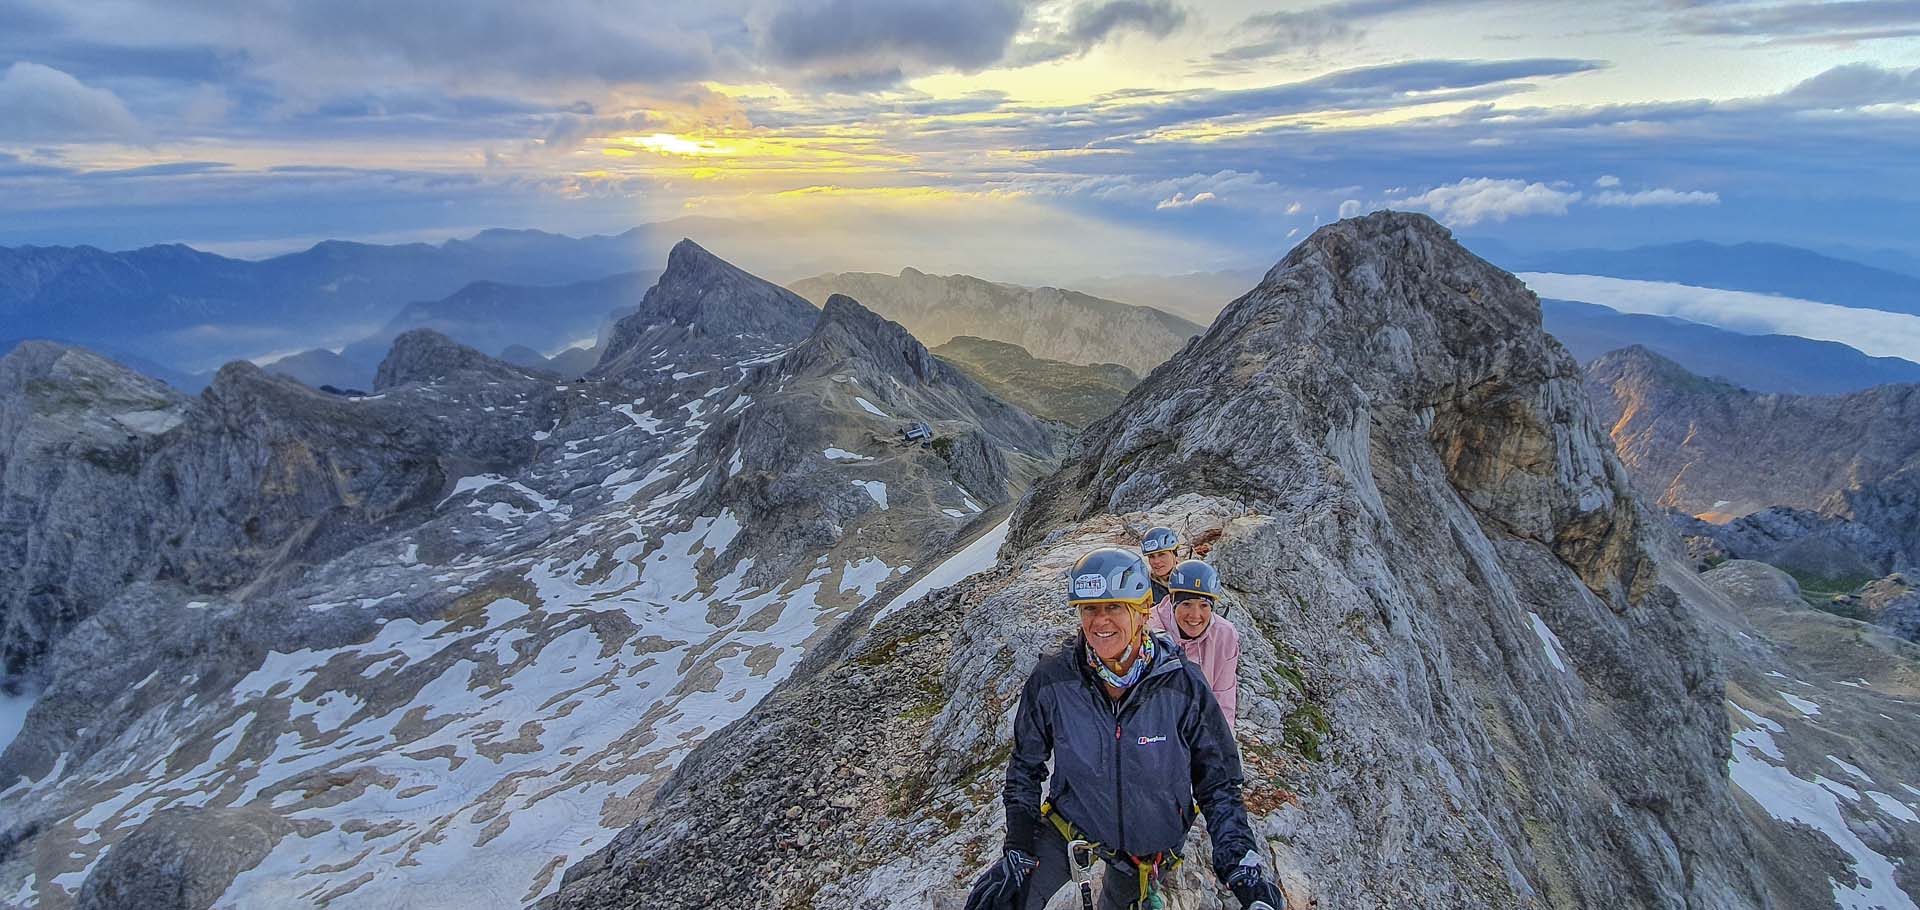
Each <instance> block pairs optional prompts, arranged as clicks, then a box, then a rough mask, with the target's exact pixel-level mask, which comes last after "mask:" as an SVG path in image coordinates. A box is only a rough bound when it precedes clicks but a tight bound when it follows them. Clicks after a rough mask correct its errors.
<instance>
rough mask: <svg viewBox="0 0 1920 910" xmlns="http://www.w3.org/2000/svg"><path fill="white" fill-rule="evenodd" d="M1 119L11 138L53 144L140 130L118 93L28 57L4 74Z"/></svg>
mask: <svg viewBox="0 0 1920 910" xmlns="http://www.w3.org/2000/svg"><path fill="white" fill-rule="evenodd" d="M0 123H4V124H6V127H5V131H6V136H7V138H8V139H39V140H47V141H54V142H62V141H69V140H75V139H98V138H102V137H127V136H131V135H133V134H134V133H136V132H138V131H139V124H138V123H136V122H135V121H134V119H133V113H132V112H131V111H128V110H127V106H126V105H125V104H124V103H122V102H121V101H120V98H119V96H117V95H115V94H114V93H112V92H110V91H107V90H106V89H103V88H94V87H92V86H89V85H87V84H85V83H83V82H81V81H80V80H78V79H75V78H73V77H72V76H70V75H67V74H66V73H64V72H61V71H60V70H57V69H54V68H53V67H51V66H42V65H40V64H38V63H28V62H27V61H24V60H22V61H19V62H17V63H15V64H13V65H12V66H9V67H7V71H6V73H5V74H4V75H0Z"/></svg>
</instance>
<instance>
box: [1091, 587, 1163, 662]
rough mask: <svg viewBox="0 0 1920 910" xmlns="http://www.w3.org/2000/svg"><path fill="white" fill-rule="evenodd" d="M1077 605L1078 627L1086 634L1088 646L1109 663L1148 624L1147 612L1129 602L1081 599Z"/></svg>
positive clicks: (1129, 644)
mask: <svg viewBox="0 0 1920 910" xmlns="http://www.w3.org/2000/svg"><path fill="white" fill-rule="evenodd" d="M1079 609H1080V631H1081V632H1082V633H1084V634H1085V635H1086V636H1087V647H1089V648H1092V649H1093V653H1094V654H1095V655H1096V656H1098V657H1099V658H1100V659H1101V660H1103V661H1106V662H1107V663H1108V664H1109V665H1111V664H1113V663H1114V662H1115V661H1117V660H1119V659H1120V658H1121V657H1123V656H1125V655H1126V653H1127V649H1128V648H1131V647H1133V643H1134V642H1136V641H1138V640H1140V630H1141V629H1143V628H1145V627H1146V625H1147V614H1145V613H1142V612H1140V611H1139V610H1136V609H1134V608H1133V605H1132V604H1125V603H1119V602H1116V601H1107V602H1105V603H1083V604H1080V605H1079Z"/></svg>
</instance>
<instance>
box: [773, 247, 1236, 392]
mask: <svg viewBox="0 0 1920 910" xmlns="http://www.w3.org/2000/svg"><path fill="white" fill-rule="evenodd" d="M793 289H794V290H795V291H797V292H798V293H799V294H800V295H801V296H804V297H806V298H807V299H808V300H812V301H814V302H816V303H823V304H824V303H825V302H826V301H827V299H828V298H830V297H832V296H833V295H835V294H845V295H846V296H849V297H852V298H854V299H855V300H858V301H860V302H861V304H862V305H863V306H865V307H866V308H868V309H870V310H872V311H874V312H876V313H879V314H880V315H882V316H885V317H886V318H888V319H892V320H894V321H896V322H899V323H900V324H901V325H904V326H906V328H907V330H908V331H910V332H912V333H913V336H914V337H915V338H918V339H920V340H921V341H923V342H925V343H926V344H928V345H932V346H939V345H942V344H945V343H947V342H948V341H949V340H951V339H952V338H954V337H955V336H959V335H972V336H976V337H980V338H988V339H992V340H994V341H1004V342H1007V343H1009V344H1016V345H1019V346H1021V347H1023V348H1026V349H1027V350H1028V351H1029V352H1031V353H1032V354H1033V355H1034V356H1036V357H1044V358H1047V359H1050V360H1061V361H1065V362H1067V363H1075V364H1093V363H1118V364H1122V365H1124V366H1126V367H1127V368H1129V369H1131V370H1133V371H1134V372H1136V373H1139V374H1142V375H1145V374H1146V373H1147V371H1149V370H1151V369H1153V368H1154V367H1156V366H1159V365H1160V364H1161V363H1162V362H1163V361H1165V360H1166V359H1167V358H1168V357H1171V356H1173V352H1175V351H1177V350H1179V349H1180V346H1181V345H1182V344H1184V343H1186V340H1187V339H1188V338H1189V337H1191V336H1193V335H1195V334H1198V333H1199V332H1200V326H1198V325H1195V324H1193V323H1191V322H1188V321H1187V320H1185V319H1182V318H1180V317H1178V316H1174V315H1172V314H1171V313H1165V312H1162V311H1160V310H1156V309H1153V308H1152V307H1144V306H1133V305H1131V304H1125V303H1118V302H1115V301H1112V300H1103V299H1101V298H1099V297H1093V296H1090V295H1087V294H1082V293H1079V292H1076V291H1068V290H1062V289H1060V288H1029V287H1021V286H1019V285H1012V284H1000V283H997V282H992V281H984V280H982V279H979V278H974V277H972V276H969V275H928V274H926V273H924V272H921V271H919V270H917V269H905V270H902V271H901V272H900V274H899V275H898V276H893V275H877V274H872V273H867V272H847V273H844V274H836V275H821V276H819V277H816V278H808V279H806V280H804V281H798V282H795V283H794V284H793Z"/></svg>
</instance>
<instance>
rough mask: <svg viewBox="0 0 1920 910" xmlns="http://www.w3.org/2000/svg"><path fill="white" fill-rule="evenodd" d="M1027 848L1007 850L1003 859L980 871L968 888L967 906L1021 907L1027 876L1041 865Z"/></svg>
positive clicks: (970, 909) (989, 909)
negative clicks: (971, 887) (977, 877)
mask: <svg viewBox="0 0 1920 910" xmlns="http://www.w3.org/2000/svg"><path fill="white" fill-rule="evenodd" d="M1038 863H1039V861H1038V860H1035V859H1034V858H1033V856H1032V855H1030V854H1028V853H1027V852H1026V851H1024V850H1008V851H1007V852H1005V853H1002V854H1000V861H999V862H997V863H994V864H993V867H992V868H990V869H988V870H987V871H986V872H983V873H981V875H980V878H979V879H978V880H976V881H975V882H974V883H973V890H972V891H969V892H967V910H1020V903H1021V898H1022V897H1024V896H1025V893H1026V890H1027V876H1028V875H1030V874H1032V873H1033V867H1034V866H1036V865H1038Z"/></svg>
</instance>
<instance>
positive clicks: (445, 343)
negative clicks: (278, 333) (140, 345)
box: [223, 329, 525, 391]
mask: <svg viewBox="0 0 1920 910" xmlns="http://www.w3.org/2000/svg"><path fill="white" fill-rule="evenodd" d="M223 372H224V371H223ZM462 372H478V373H491V374H500V373H505V374H508V375H511V376H513V377H515V378H523V377H524V375H525V374H524V373H522V372H521V371H520V370H519V369H518V368H517V367H515V366H513V365H512V364H510V363H507V362H506V361H503V360H499V359H496V358H493V357H488V356H487V355H485V354H482V353H480V352H479V351H476V350H474V349H472V348H470V347H467V346H466V345H463V344H460V343H459V342H456V341H454V340H453V339H451V338H448V337H447V336H445V335H442V334H440V333H439V332H436V331H434V330H432V329H413V330H411V331H408V332H404V333H402V334H401V335H400V337H398V338H395V339H394V340H393V348H392V349H391V350H389V351H388V352H387V356H386V359H384V360H382V361H380V369H379V371H378V372H377V373H375V374H374V377H373V387H374V389H375V390H382V391H383V390H386V389H390V388H392V387H394V386H397V385H401V384H404V383H408V382H429V381H432V380H435V379H441V378H444V377H447V376H450V375H452V374H454V373H462Z"/></svg>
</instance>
